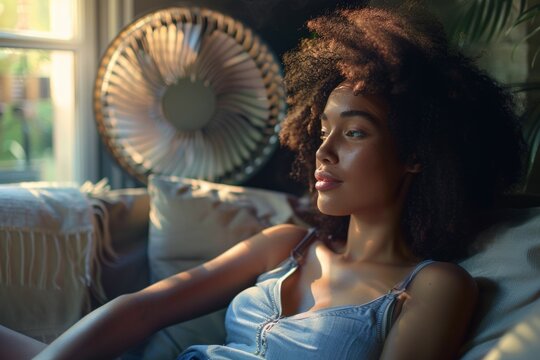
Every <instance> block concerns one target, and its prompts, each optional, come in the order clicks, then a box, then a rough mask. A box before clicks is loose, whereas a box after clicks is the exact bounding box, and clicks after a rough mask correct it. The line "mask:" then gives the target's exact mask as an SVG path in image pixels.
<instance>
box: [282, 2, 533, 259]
mask: <svg viewBox="0 0 540 360" xmlns="http://www.w3.org/2000/svg"><path fill="white" fill-rule="evenodd" d="M307 26H308V29H309V30H310V31H312V32H313V33H314V36H313V37H312V38H310V39H304V40H302V41H301V43H300V45H299V47H298V48H297V49H295V50H294V51H291V52H289V53H287V54H285V57H284V62H285V69H286V71H285V74H286V75H285V84H286V88H287V92H288V100H287V101H288V104H289V110H288V114H287V117H286V119H285V121H284V123H283V127H282V131H281V133H280V139H281V142H282V144H283V145H285V146H287V147H289V148H290V149H292V150H293V151H295V152H297V157H296V161H295V164H294V168H295V170H294V175H295V176H296V177H297V179H298V180H301V181H305V182H307V184H308V186H309V189H310V192H311V194H312V195H313V198H314V199H315V198H316V191H315V190H314V182H315V180H314V178H313V173H314V170H315V152H316V151H317V149H318V147H319V146H320V142H321V140H320V136H319V135H320V134H319V133H320V120H319V119H320V115H321V113H322V112H323V110H324V107H325V105H326V100H327V98H328V96H329V94H330V92H331V91H332V90H333V89H334V88H335V87H336V86H337V85H338V84H340V83H342V82H344V81H347V82H348V83H351V84H353V90H354V93H355V94H378V95H382V96H383V97H384V98H385V99H386V100H387V101H388V103H389V104H390V114H389V118H388V123H389V126H390V130H391V132H392V134H393V136H395V139H396V142H397V145H398V152H399V156H400V159H401V160H402V161H403V162H406V161H411V159H413V160H414V161H415V162H418V163H420V164H422V166H423V170H422V172H421V173H419V174H417V175H416V177H415V179H414V181H413V183H412V185H411V188H410V191H409V193H408V196H407V199H406V202H405V206H404V210H403V216H402V228H403V229H404V232H405V235H406V239H407V242H408V245H409V246H410V248H411V250H412V251H413V253H414V254H415V255H416V256H419V257H421V258H432V259H437V260H456V259H457V258H459V257H460V256H463V255H464V254H465V253H464V251H466V249H467V245H468V244H469V243H470V242H471V241H472V239H473V238H474V231H473V229H474V225H475V222H476V221H477V220H476V218H475V215H477V214H479V213H481V212H482V211H484V210H487V209H489V208H490V207H492V206H494V205H495V204H496V202H497V199H498V198H499V196H500V195H501V194H505V193H507V192H510V191H512V190H514V189H515V187H516V185H517V184H518V182H519V180H520V179H521V177H522V175H523V171H524V170H523V169H524V158H525V154H526V145H525V142H524V140H523V136H522V131H521V123H520V119H519V118H518V117H517V116H516V115H515V113H514V103H513V99H512V97H511V95H510V94H509V93H508V92H507V91H506V90H505V89H504V88H502V87H501V86H500V85H498V84H497V83H496V82H495V81H494V80H493V79H492V78H491V77H490V76H489V75H487V74H486V73H485V72H483V71H481V70H480V69H478V68H477V67H476V66H475V64H474V63H473V61H472V60H471V59H469V58H467V57H466V56H464V55H463V54H461V53H460V52H459V51H457V50H455V49H454V48H452V47H451V46H450V44H449V43H448V40H447V38H446V35H445V32H444V29H443V27H442V25H441V24H440V23H439V22H438V21H437V20H435V19H434V18H433V17H432V16H431V15H429V14H427V13H425V12H423V11H419V10H418V9H411V8H409V9H403V8H401V9H382V8H369V7H366V8H361V9H341V10H336V11H335V12H334V13H332V14H329V15H325V16H323V17H319V18H316V19H313V20H310V21H309V22H308V23H307ZM314 221H315V222H316V224H317V226H318V227H319V229H320V231H321V232H322V233H323V234H325V235H330V236H331V237H333V238H341V239H343V238H346V231H347V228H348V217H343V218H342V217H329V216H325V215H322V214H318V215H317V216H316V217H315V220H314Z"/></svg>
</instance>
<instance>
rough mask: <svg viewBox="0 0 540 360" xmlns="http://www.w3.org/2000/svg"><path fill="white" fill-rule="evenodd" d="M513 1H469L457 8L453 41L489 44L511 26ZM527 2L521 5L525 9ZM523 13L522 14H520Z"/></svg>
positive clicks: (523, 0)
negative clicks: (461, 40)
mask: <svg viewBox="0 0 540 360" xmlns="http://www.w3.org/2000/svg"><path fill="white" fill-rule="evenodd" d="M512 4H513V0H468V1H465V3H460V5H459V7H457V8H456V11H457V12H458V14H459V15H458V16H457V19H458V20H457V21H456V23H455V25H454V26H451V37H452V38H453V39H462V38H464V40H465V42H466V43H474V42H479V41H484V42H489V41H491V40H492V39H493V38H494V37H496V36H497V35H499V34H501V33H502V32H503V30H504V29H506V28H507V27H508V26H509V22H510V19H511V14H512ZM526 5H527V1H526V0H522V1H521V3H520V9H521V8H522V7H523V8H525V7H526ZM520 13H521V12H520Z"/></svg>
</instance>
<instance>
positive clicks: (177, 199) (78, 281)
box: [0, 176, 540, 360]
mask: <svg viewBox="0 0 540 360" xmlns="http://www.w3.org/2000/svg"><path fill="white" fill-rule="evenodd" d="M0 201H1V202H2V204H3V206H2V208H3V209H2V210H0V305H1V306H0V324H2V325H4V326H7V327H10V328H13V329H14V330H17V331H20V332H23V333H26V334H28V335H30V336H33V337H35V338H37V339H39V340H42V341H45V342H48V341H52V340H53V339H54V338H55V337H56V336H57V335H58V334H59V333H61V332H62V331H64V330H65V329H66V328H67V327H69V326H70V325H71V324H73V323H74V322H75V321H77V319H79V318H80V317H82V316H84V314H85V313H87V312H89V311H91V309H93V308H96V307H98V306H100V305H101V304H102V303H104V302H106V301H109V300H111V299H113V298H115V297H117V296H119V295H121V294H124V293H129V292H133V291H137V290H139V289H141V288H143V287H145V286H147V285H148V284H150V283H152V282H154V281H158V280H159V279H162V278H164V277H167V276H169V275H171V274H174V273H176V272H178V271H182V270H184V269H187V268H190V267H192V266H195V265H197V264H199V263H202V262H204V261H205V260H207V259H210V258H212V257H213V256H215V255H217V254H219V253H220V252H221V251H223V250H225V249H226V248H228V247H230V246H231V245H233V244H234V243H235V242H237V241H238V240H241V239H243V238H245V237H248V236H250V235H251V234H253V233H256V232H258V231H260V230H261V229H263V228H264V227H267V226H270V225H273V224H279V223H284V222H293V223H298V224H304V222H303V220H302V219H303V217H302V216H299V214H302V212H303V211H304V208H303V206H304V205H305V203H304V201H305V200H304V199H297V198H295V197H293V196H291V195H288V194H284V193H279V192H273V191H267V190H260V189H252V188H247V187H240V186H229V185H222V184H213V183H210V182H206V181H201V180H191V179H183V178H174V177H165V176H151V177H150V180H149V184H148V188H133V189H121V190H110V189H108V187H107V186H106V184H104V183H98V184H85V185H84V186H82V187H76V186H72V185H71V186H66V185H65V184H43V183H27V184H13V185H8V186H6V185H3V186H0ZM494 215H495V218H496V219H497V220H496V221H495V222H494V223H493V224H492V225H491V226H489V227H488V228H486V229H485V230H483V231H482V232H481V233H480V234H479V235H478V239H477V241H476V243H475V246H474V248H473V250H472V252H471V255H470V256H469V257H468V258H466V259H465V260H463V261H462V262H461V263H460V264H461V266H463V267H464V268H465V269H467V270H468V271H469V272H470V273H471V274H472V275H473V276H474V277H475V279H476V281H477V283H478V285H479V288H480V302H479V306H478V309H477V312H476V317H475V318H474V319H473V325H472V326H471V329H470V333H469V334H468V337H467V341H466V343H465V345H464V347H463V350H462V359H465V360H472V359H487V360H494V359H534V358H537V354H538V353H539V351H540V199H539V198H538V197H534V196H525V197H524V196H522V197H519V196H515V197H512V198H508V199H507V203H506V204H505V205H504V207H502V208H501V209H499V210H497V211H496V212H495V213H494ZM223 316H224V311H223V310H222V311H218V312H216V313H214V314H210V315H208V316H205V317H202V318H199V319H195V320H193V321H190V322H186V323H182V324H178V325H175V326H172V327H170V328H167V329H164V330H162V331H160V332H158V333H156V334H155V335H153V336H152V337H150V338H149V339H147V341H145V342H144V343H142V344H140V345H139V346H137V347H136V348H134V349H131V350H130V351H128V352H127V353H126V354H124V355H123V356H122V359H136V358H138V359H140V358H143V359H174V358H175V356H176V355H177V354H178V353H179V352H180V351H182V349H184V348H185V347H186V346H189V344H193V343H216V342H218V343H221V342H223V337H224V329H223Z"/></svg>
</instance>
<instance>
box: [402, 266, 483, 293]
mask: <svg viewBox="0 0 540 360" xmlns="http://www.w3.org/2000/svg"><path fill="white" fill-rule="evenodd" d="M410 291H411V292H421V293H430V292H440V293H443V294H448V295H450V296H452V295H453V296H456V294H464V293H465V294H470V295H474V294H476V292H477V288H476V282H475V281H474V279H473V277H472V276H471V275H470V274H469V273H468V272H467V271H466V270H465V269H463V268H462V267H461V266H459V265H456V264H453V263H449V262H442V261H436V262H434V263H431V264H430V265H429V266H426V267H425V268H424V269H422V270H421V271H420V272H419V273H418V275H417V276H416V278H415V279H414V281H413V282H412V284H411V289H410Z"/></svg>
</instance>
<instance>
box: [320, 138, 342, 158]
mask: <svg viewBox="0 0 540 360" xmlns="http://www.w3.org/2000/svg"><path fill="white" fill-rule="evenodd" d="M315 157H316V159H317V161H319V162H320V163H322V164H336V163H337V162H338V159H339V158H338V156H337V154H336V151H335V149H334V147H333V143H332V139H331V138H330V137H327V138H326V139H325V140H323V142H322V144H321V145H320V146H319V148H318V149H317V152H316V153H315Z"/></svg>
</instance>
